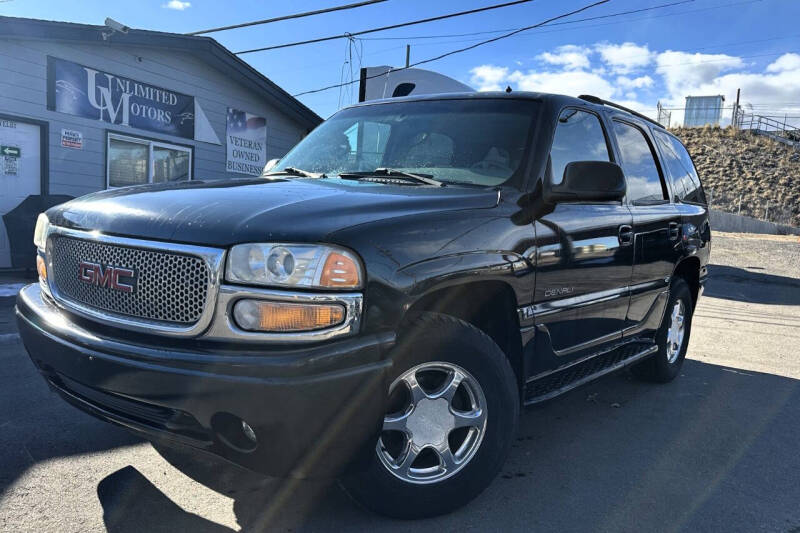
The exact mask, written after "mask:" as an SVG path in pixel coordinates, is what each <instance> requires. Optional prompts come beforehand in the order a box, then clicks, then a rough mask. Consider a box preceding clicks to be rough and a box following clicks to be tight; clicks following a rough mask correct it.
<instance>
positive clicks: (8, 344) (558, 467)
mask: <svg viewBox="0 0 800 533" xmlns="http://www.w3.org/2000/svg"><path fill="white" fill-rule="evenodd" d="M711 276H712V278H711V281H710V282H709V284H708V288H707V291H706V294H705V296H704V297H703V298H701V300H700V303H699V305H698V307H697V310H696V313H695V317H694V325H693V331H692V339H691V344H690V346H689V352H688V358H687V361H686V363H685V365H684V367H683V371H682V373H681V376H680V377H679V378H678V379H677V380H676V381H674V382H673V383H670V384H667V385H651V384H645V383H641V382H638V381H636V380H635V379H633V378H632V377H631V375H630V374H629V373H627V372H620V373H617V374H614V375H611V376H607V377H605V378H603V379H601V380H600V381H597V382H595V383H592V384H590V385H587V386H585V387H582V388H579V389H577V390H575V391H572V392H571V393H569V394H567V395H565V396H563V397H561V398H559V399H556V400H553V401H551V402H548V403H546V404H543V405H540V406H537V407H535V408H530V409H527V410H525V411H524V413H523V416H522V419H521V421H520V429H519V434H518V436H517V441H516V443H515V445H514V447H513V450H512V453H511V456H510V457H509V460H508V462H507V464H506V466H505V468H504V470H503V472H502V473H501V475H500V476H498V478H497V479H496V480H495V481H494V483H493V484H492V485H491V486H490V487H489V488H488V489H487V490H486V491H485V492H484V493H483V494H482V495H481V496H480V497H479V498H478V499H476V500H475V501H474V502H472V503H471V504H470V505H468V506H467V507H465V508H463V509H461V510H459V511H457V512H455V513H453V514H450V515H448V516H444V517H439V518H435V519H430V520H424V521H419V522H401V521H393V520H387V519H384V518H381V517H379V516H375V515H372V514H370V513H367V512H366V511H363V510H362V509H360V508H358V507H357V506H355V505H354V504H353V503H351V502H350V500H349V499H348V498H347V496H346V495H345V494H344V493H342V492H341V491H340V490H339V489H338V488H337V487H336V486H335V485H330V484H327V483H311V482H294V481H286V480H275V479H264V478H261V477H260V476H257V475H255V474H252V473H249V472H246V471H244V470H241V469H239V468H236V467H234V466H231V465H228V464H226V463H224V462H221V461H218V460H215V459H213V458H207V457H197V456H193V455H191V454H188V453H186V452H185V451H180V450H168V449H163V448H158V449H156V448H154V447H153V446H152V445H151V444H149V443H147V442H144V441H141V440H139V439H138V438H136V437H134V436H132V435H130V434H128V433H127V432H126V431H124V430H122V429H120V428H117V427H114V426H111V425H109V424H106V423H103V422H100V421H97V420H95V419H93V418H91V417H90V416H88V415H85V414H83V413H81V412H80V411H78V410H76V409H74V408H72V407H71V406H69V405H67V404H66V403H65V402H63V401H62V400H61V399H59V398H58V397H57V396H55V395H54V394H52V393H50V392H49V391H48V389H47V387H46V386H45V384H44V381H43V380H42V379H41V378H40V377H39V376H38V375H37V373H36V371H35V370H34V368H33V365H32V364H31V362H30V360H29V359H28V358H27V355H26V354H25V352H24V349H23V348H22V345H21V344H19V343H18V342H15V341H13V340H9V337H8V336H7V337H3V338H4V339H6V340H4V341H3V343H2V344H0V531H59V532H60V531H104V530H108V531H113V532H126V531H131V532H133V531H182V530H187V531H193V532H196V533H202V532H206V531H208V532H216V531H220V532H224V531H238V530H245V531H259V530H278V531H330V530H336V531H337V532H344V531H364V530H369V531H416V530H421V529H423V528H424V529H428V530H432V531H463V530H476V531H522V530H526V531H531V530H543V531H614V532H618V531H637V532H638V531H724V532H731V531H747V532H751V531H780V532H794V533H797V532H799V531H800V453H798V443H800V386H798V385H799V384H800V243H798V241H797V237H793V238H790V237H771V236H755V235H736V234H715V235H714V239H713V241H712V266H711ZM0 313H2V315H0V324H5V325H6V326H5V327H6V328H9V331H10V328H12V327H13V324H12V323H11V322H10V320H9V319H10V316H11V314H10V307H9V306H8V304H7V303H6V304H5V305H3V304H0ZM397 504H398V505H402V502H397Z"/></svg>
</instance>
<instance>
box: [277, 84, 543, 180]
mask: <svg viewBox="0 0 800 533" xmlns="http://www.w3.org/2000/svg"><path fill="white" fill-rule="evenodd" d="M536 105H537V103H536V102H532V101H524V100H499V99H498V100H489V99H487V100H475V99H470V100H430V101H420V102H397V103H389V104H377V105H370V106H362V107H354V108H350V109H345V110H343V111H341V112H339V113H337V114H336V115H334V116H333V117H331V118H330V119H328V120H327V121H325V122H324V123H322V124H321V125H320V126H319V127H318V128H317V129H315V130H314V131H313V132H311V133H310V134H309V135H308V136H307V137H306V138H305V139H303V141H301V142H300V143H299V144H298V145H297V146H296V147H295V148H294V149H293V150H292V151H291V152H289V153H288V154H287V155H286V157H284V158H283V159H282V160H281V161H280V162H279V163H278V165H276V166H275V167H274V168H272V169H270V173H274V172H279V171H281V170H283V169H286V168H296V169H303V170H305V171H309V172H315V173H320V174H323V173H324V174H326V175H328V176H335V175H338V174H344V173H369V172H372V171H374V170H375V169H378V168H391V169H393V170H398V171H404V172H412V173H416V174H422V175H427V176H430V177H432V178H435V179H436V180H439V181H442V182H444V183H448V182H449V183H469V184H475V185H485V186H494V185H499V184H501V183H504V182H505V181H508V180H509V178H511V177H512V176H513V175H514V173H515V172H517V171H518V170H519V169H520V167H521V164H522V162H523V161H524V160H525V154H526V152H527V146H528V137H529V134H530V131H531V126H532V124H533V119H534V116H535V110H536Z"/></svg>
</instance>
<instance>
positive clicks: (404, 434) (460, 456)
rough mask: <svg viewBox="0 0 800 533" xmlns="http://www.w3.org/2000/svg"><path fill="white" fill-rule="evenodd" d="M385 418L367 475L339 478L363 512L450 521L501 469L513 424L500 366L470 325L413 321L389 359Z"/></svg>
mask: <svg viewBox="0 0 800 533" xmlns="http://www.w3.org/2000/svg"><path fill="white" fill-rule="evenodd" d="M393 355H394V357H393V359H394V368H395V369H396V372H395V375H394V379H393V380H392V383H391V385H390V387H389V390H388V391H387V393H388V398H389V401H388V406H389V407H388V410H387V413H386V415H385V417H384V420H383V427H382V430H381V432H380V435H379V437H378V439H377V442H376V443H375V446H374V448H372V449H371V450H370V451H369V453H370V458H369V459H368V461H367V464H368V466H367V468H366V470H364V471H360V472H355V473H352V474H350V475H349V476H348V477H346V478H344V479H342V481H341V483H342V485H343V487H344V488H345V490H346V491H347V492H348V494H350V496H351V497H353V498H354V499H355V500H356V501H357V502H359V503H360V504H362V505H363V506H365V507H367V508H368V509H370V510H372V511H375V512H377V513H380V514H384V515H387V516H392V517H395V518H422V517H427V516H434V515H439V514H444V513H448V512H450V511H452V510H454V509H456V508H458V507H460V506H462V505H464V504H465V503H467V502H468V501H470V500H471V499H472V498H474V497H475V496H477V495H478V494H479V493H480V492H481V491H482V490H483V489H484V488H486V486H488V485H489V483H490V482H491V480H492V479H493V478H494V476H495V475H496V474H497V472H498V471H499V470H500V468H501V467H502V465H503V462H504V461H505V458H506V456H507V454H508V450H509V448H510V445H511V442H512V440H513V435H514V432H515V431H516V425H517V419H518V417H519V392H518V387H517V383H516V379H515V377H514V373H513V371H512V370H511V366H510V365H509V362H508V359H507V358H506V356H505V354H504V353H503V352H502V350H500V348H499V347H498V346H497V344H496V343H495V342H494V341H492V339H491V338H489V337H488V336H487V335H485V334H484V333H483V332H481V331H480V330H478V329H477V328H475V327H474V326H472V325H470V324H468V323H466V322H463V321H461V320H458V319H456V318H453V317H450V316H447V315H440V314H435V313H425V314H423V315H421V316H420V317H419V318H418V319H417V320H415V322H414V323H413V324H412V325H411V327H410V328H409V329H408V330H407V331H406V332H405V333H404V335H402V336H401V339H400V341H399V343H398V346H397V348H396V350H395V353H394V354H393Z"/></svg>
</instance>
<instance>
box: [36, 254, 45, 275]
mask: <svg viewBox="0 0 800 533" xmlns="http://www.w3.org/2000/svg"><path fill="white" fill-rule="evenodd" d="M36 271H37V272H38V273H39V279H40V280H42V281H45V280H46V279H47V266H46V265H45V263H44V258H43V257H42V256H41V255H37V256H36Z"/></svg>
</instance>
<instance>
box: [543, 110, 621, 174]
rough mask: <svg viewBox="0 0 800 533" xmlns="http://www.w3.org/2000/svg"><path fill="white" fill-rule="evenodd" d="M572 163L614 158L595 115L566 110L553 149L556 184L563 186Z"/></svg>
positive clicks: (560, 121) (561, 117) (558, 127)
mask: <svg viewBox="0 0 800 533" xmlns="http://www.w3.org/2000/svg"><path fill="white" fill-rule="evenodd" d="M573 161H611V158H610V157H609V155H608V145H607V144H606V136H605V134H604V133H603V126H602V125H601V124H600V119H598V118H597V116H596V115H593V114H592V113H587V112H585V111H579V110H577V109H565V110H564V111H562V112H561V115H560V116H559V117H558V125H557V126H556V133H555V135H554V137H553V147H552V148H551V149H550V164H551V166H552V167H551V168H552V182H553V183H561V180H562V179H563V178H564V168H566V166H567V164H568V163H571V162H573Z"/></svg>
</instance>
